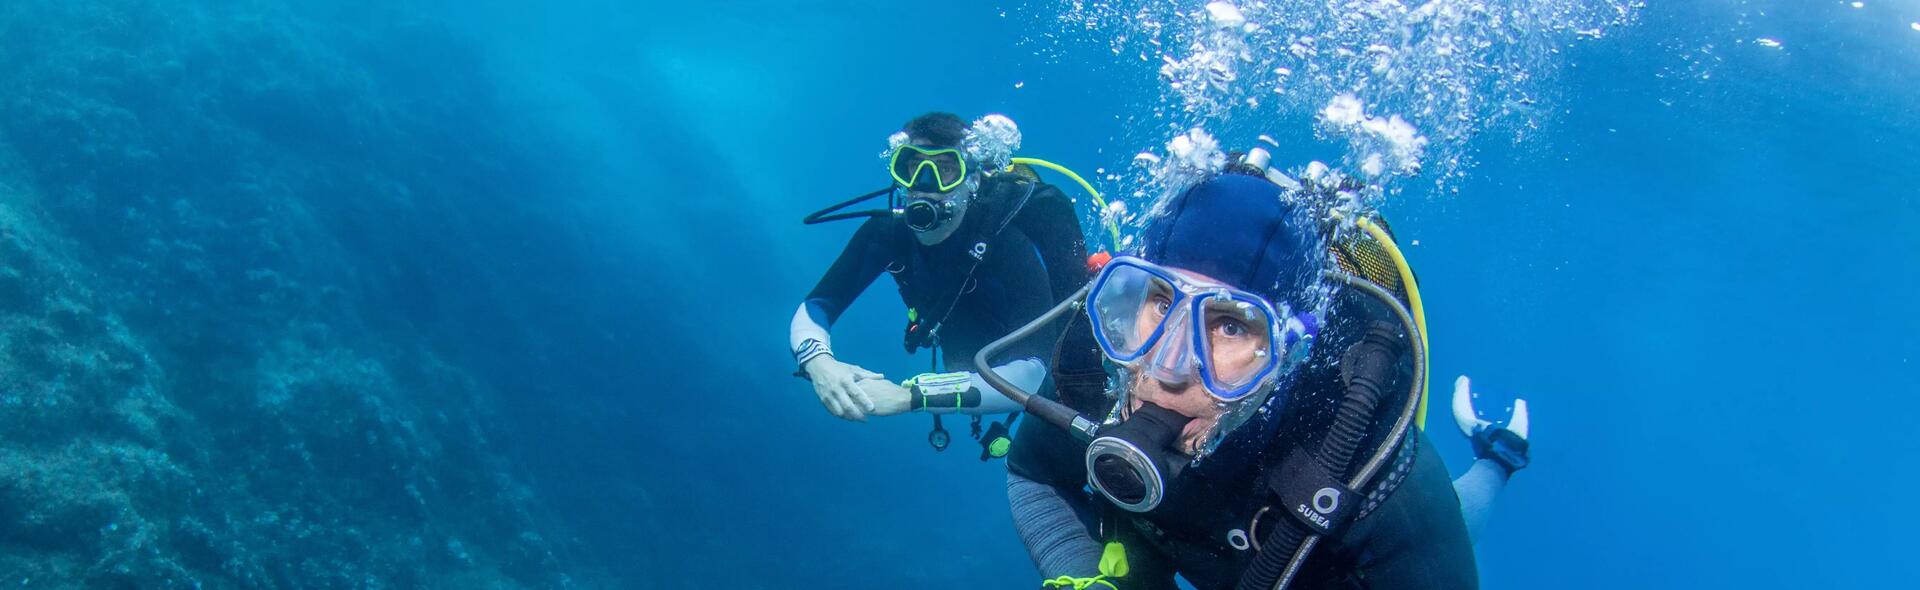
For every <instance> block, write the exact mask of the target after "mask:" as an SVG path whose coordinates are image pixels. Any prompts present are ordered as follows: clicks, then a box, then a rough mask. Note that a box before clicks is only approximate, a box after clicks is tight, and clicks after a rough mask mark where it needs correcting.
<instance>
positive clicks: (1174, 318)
mask: <svg viewBox="0 0 1920 590" xmlns="http://www.w3.org/2000/svg"><path fill="white" fill-rule="evenodd" d="M1087 316H1088V319H1090V320H1092V323H1093V326H1094V331H1093V333H1094V339H1095V340H1097V341H1098V342H1099V343H1100V350H1101V352H1103V353H1105V354H1106V356H1107V359H1108V360H1111V361H1113V362H1114V363H1115V364H1119V365H1121V366H1124V367H1127V368H1129V369H1132V370H1137V371H1143V372H1145V373H1147V374H1148V375H1150V376H1152V377H1154V378H1155V379H1160V380H1162V381H1165V382H1168V383H1185V382H1187V380H1188V379H1195V378H1197V379H1199V380H1200V382H1201V384H1202V385H1204V386H1205V388H1206V390H1207V393H1208V394H1210V395H1212V396H1213V397H1214V398H1215V399H1217V400H1219V401H1221V402H1225V403H1233V402H1238V401H1241V400H1242V399H1245V398H1246V397H1247V396H1249V395H1252V394H1254V393H1256V392H1258V391H1259V390H1260V389H1261V387H1263V386H1265V385H1267V384H1268V383H1270V382H1271V381H1272V380H1273V379H1274V377H1276V376H1277V374H1278V373H1280V372H1281V368H1282V366H1283V363H1284V362H1285V361H1290V360H1293V359H1298V358H1303V357H1304V352H1305V348H1306V342H1307V341H1308V340H1309V339H1310V338H1311V336H1312V334H1311V332H1312V330H1311V326H1312V321H1311V320H1310V319H1309V318H1299V317H1295V316H1294V315H1293V314H1292V313H1291V309H1290V308H1288V307H1287V306H1286V305H1285V304H1282V305H1281V306H1280V308H1279V309H1277V310H1276V309H1275V307H1274V305H1273V304H1272V303H1271V302H1269V301H1268V300H1267V299H1266V298H1265V297H1261V296H1259V295H1255V294H1253V293H1248V292H1246V291H1242V290H1239V289H1235V288H1232V287H1229V286H1226V285H1222V284H1218V283H1214V282H1211V281H1205V280H1201V279H1198V278H1197V277H1193V276H1191V275H1187V274H1185V273H1181V272H1179V271H1175V270H1172V269H1168V268H1165V267H1161V266H1159V265H1156V264H1153V263H1151V262H1147V261H1145V260H1141V259H1139V258H1134V257H1131V256H1122V257H1118V258H1114V259H1113V261H1112V262H1109V263H1107V265H1106V266H1105V267H1104V268H1102V269H1101V271H1100V275H1099V276H1098V277H1096V278H1095V279H1094V282H1093V287H1092V289H1091V290H1089V291H1088V293H1087Z"/></svg>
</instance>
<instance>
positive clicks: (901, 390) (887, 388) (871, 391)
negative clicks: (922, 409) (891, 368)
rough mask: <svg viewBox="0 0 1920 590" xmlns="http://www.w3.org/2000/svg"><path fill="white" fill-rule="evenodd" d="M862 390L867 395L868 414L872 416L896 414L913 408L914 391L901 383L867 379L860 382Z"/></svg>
mask: <svg viewBox="0 0 1920 590" xmlns="http://www.w3.org/2000/svg"><path fill="white" fill-rule="evenodd" d="M860 390H861V391H862V392H864V393H866V395H867V401H868V402H869V403H871V404H872V405H870V406H867V414H868V415H871V416H895V415H899V414H905V413H907V411H908V410H911V409H913V408H912V407H911V406H912V404H913V393H911V392H909V391H907V388H905V387H901V386H900V384H898V383H894V382H892V381H888V380H886V379H866V380H863V381H861V382H860Z"/></svg>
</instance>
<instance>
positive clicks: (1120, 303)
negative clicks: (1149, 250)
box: [1087, 263, 1181, 362]
mask: <svg viewBox="0 0 1920 590" xmlns="http://www.w3.org/2000/svg"><path fill="white" fill-rule="evenodd" d="M1180 298H1181V294H1180V292H1179V291H1178V290H1177V289H1175V288H1174V286H1173V284H1172V283H1170V282H1168V281H1167V279H1165V278H1163V277H1161V276H1160V275H1158V274H1156V273H1154V272H1151V271H1148V270H1147V269H1145V268H1141V267H1138V266H1134V265H1131V264H1125V263H1112V264H1109V265H1108V266H1107V271H1106V276H1105V277H1103V278H1102V280H1101V282H1100V286H1099V288H1098V289H1097V290H1095V291H1094V293H1093V294H1092V296H1091V297H1090V299H1091V305H1089V306H1088V308H1087V312H1088V316H1089V319H1091V320H1093V323H1094V325H1095V326H1098V327H1099V330H1100V336H1101V338H1100V345H1101V347H1102V348H1103V349H1105V352H1106V353H1107V356H1110V357H1113V359H1114V360H1116V361H1123V362H1124V361H1130V360H1133V359H1136V358H1139V357H1140V355H1141V354H1144V353H1145V352H1146V350H1147V348H1148V347H1151V346H1152V345H1153V343H1154V341H1155V340H1157V339H1158V337H1159V336H1160V333H1161V332H1162V331H1164V326H1165V325H1166V322H1167V316H1168V314H1170V313H1172V311H1173V309H1174V307H1175V305H1176V304H1177V303H1179V299H1180Z"/></svg>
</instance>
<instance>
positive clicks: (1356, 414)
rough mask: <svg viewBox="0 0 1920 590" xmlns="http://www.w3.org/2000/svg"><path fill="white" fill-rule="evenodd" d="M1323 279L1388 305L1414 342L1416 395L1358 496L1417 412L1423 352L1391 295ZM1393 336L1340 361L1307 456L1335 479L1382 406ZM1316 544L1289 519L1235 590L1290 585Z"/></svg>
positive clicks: (1369, 338) (1354, 484)
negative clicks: (1339, 390) (1328, 407)
mask: <svg viewBox="0 0 1920 590" xmlns="http://www.w3.org/2000/svg"><path fill="white" fill-rule="evenodd" d="M1322 276H1324V277H1326V278H1329V279H1332V280H1336V281H1339V282H1342V283H1345V284H1346V285H1347V286H1349V287H1354V288H1357V289H1359V290H1361V291H1363V292H1365V293H1367V294H1369V295H1372V296H1373V297H1374V298H1376V299H1379V300H1380V301H1382V302H1384V303H1386V304H1387V307H1388V308H1389V309H1391V310H1393V313H1394V315H1395V316H1398V318H1399V319H1400V322H1401V324H1402V325H1403V327H1405V328H1406V330H1407V336H1408V337H1409V338H1410V339H1411V342H1413V347H1412V348H1413V355H1414V362H1413V366H1414V375H1413V383H1414V386H1413V387H1414V390H1413V392H1412V394H1411V395H1410V397H1408V399H1407V401H1406V403H1405V404H1402V405H1403V406H1404V407H1403V408H1402V409H1401V413H1400V418H1399V420H1398V421H1396V422H1395V423H1394V427H1393V430H1391V431H1390V433H1389V436H1388V440H1387V441H1385V442H1383V444H1381V446H1380V448H1379V450H1377V451H1376V452H1375V453H1374V455H1373V457H1372V459H1371V460H1370V461H1368V462H1367V464H1366V465H1365V466H1363V467H1362V468H1361V469H1360V470H1359V473H1356V474H1354V475H1353V477H1352V478H1351V479H1349V480H1348V484H1347V488H1348V489H1350V490H1354V491H1360V490H1362V489H1364V488H1365V487H1366V485H1367V484H1368V483H1369V482H1371V481H1372V480H1373V476H1374V475H1376V474H1378V473H1379V471H1380V468H1381V467H1382V466H1383V465H1384V464H1385V462H1386V460H1387V459H1388V458H1389V457H1390V456H1391V455H1392V454H1393V451H1394V449H1397V448H1399V446H1400V443H1401V441H1402V440H1404V439H1405V437H1406V435H1407V429H1408V428H1409V427H1410V426H1411V425H1412V421H1413V414H1414V410H1415V408H1417V407H1418V406H1419V402H1420V400H1419V395H1420V384H1422V383H1425V382H1426V368H1427V366H1426V350H1425V349H1424V348H1423V347H1421V346H1420V342H1421V340H1420V334H1419V329H1418V327H1417V325H1416V324H1415V323H1414V321H1413V317H1412V315H1411V314H1410V313H1408V312H1407V310H1406V307H1405V306H1402V305H1400V302H1399V301H1397V300H1395V299H1394V298H1393V295H1392V294H1391V293H1388V292H1387V291H1386V289H1384V288H1381V287H1380V286H1379V285H1375V284H1373V283H1371V282H1369V281H1366V280H1364V279H1361V278H1359V277H1355V276H1353V275H1349V274H1346V273H1337V272H1327V273H1323V275H1322ZM1393 343H1394V335H1393V334H1392V333H1391V332H1390V331H1389V330H1387V329H1386V328H1384V327H1382V326H1375V327H1374V328H1372V329H1370V330H1368V332H1367V335H1366V336H1364V337H1362V339H1361V341H1360V342H1358V343H1355V344H1354V345H1353V347H1351V348H1348V349H1347V353H1346V355H1345V356H1343V357H1342V358H1341V361H1340V362H1341V368H1340V371H1341V374H1342V376H1343V377H1346V381H1347V384H1346V385H1347V388H1346V389H1347V391H1346V396H1345V397H1344V398H1342V399H1341V401H1340V408H1339V409H1338V410H1337V411H1336V412H1335V414H1334V422H1333V426H1332V427H1331V428H1330V429H1329V433H1328V436H1327V437H1326V439H1324V441H1323V442H1322V443H1321V445H1320V448H1318V449H1316V450H1315V452H1313V453H1311V456H1312V457H1313V458H1314V460H1315V461H1318V462H1320V464H1321V465H1322V466H1323V467H1324V468H1325V469H1326V470H1327V472H1328V473H1332V474H1334V476H1335V477H1339V476H1342V475H1344V474H1346V472H1347V471H1348V469H1349V468H1350V467H1351V465H1350V464H1351V463H1352V462H1353V456H1354V454H1355V453H1357V452H1358V451H1359V447H1360V443H1361V442H1363V441H1365V440H1366V436H1367V430H1368V428H1367V426H1368V424H1370V423H1371V422H1372V417H1373V413H1374V411H1375V410H1377V409H1378V408H1379V405H1380V400H1381V398H1383V397H1384V396H1385V394H1386V391H1385V388H1386V385H1387V377H1386V373H1387V371H1388V370H1390V369H1391V368H1392V366H1393ZM1319 542H1320V536H1319V535H1315V534H1311V533H1310V531H1309V530H1308V529H1307V528H1306V525H1303V524H1301V523H1299V522H1297V521H1294V520H1292V519H1284V518H1283V519H1282V522H1281V523H1280V524H1279V526H1275V527H1274V528H1273V532H1271V533H1268V534H1267V538H1266V539H1265V540H1263V541H1262V542H1261V544H1260V552H1259V553H1258V554H1256V555H1255V556H1254V558H1253V563H1251V564H1249V565H1248V566H1247V571H1246V572H1245V573H1243V574H1241V577H1240V583H1239V585H1238V588H1239V590H1264V589H1266V588H1272V589H1273V590H1281V589H1283V588H1286V587H1287V585H1288V584H1290V583H1292V582H1293V579H1294V577H1295V576H1297V575H1298V574H1299V570H1300V567H1301V565H1303V564H1305V563H1306V560H1307V556H1308V555H1309V554H1311V553H1312V552H1313V548H1314V547H1315V546H1316V545H1318V544H1319Z"/></svg>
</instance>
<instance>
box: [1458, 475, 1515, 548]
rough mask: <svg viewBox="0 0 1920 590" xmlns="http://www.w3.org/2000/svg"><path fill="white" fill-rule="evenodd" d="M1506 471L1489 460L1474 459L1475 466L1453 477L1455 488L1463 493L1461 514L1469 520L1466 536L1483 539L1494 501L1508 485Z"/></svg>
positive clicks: (1461, 494) (1460, 494) (1461, 495)
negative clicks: (1481, 536)
mask: <svg viewBox="0 0 1920 590" xmlns="http://www.w3.org/2000/svg"><path fill="white" fill-rule="evenodd" d="M1507 476H1508V474H1507V470H1506V469H1505V468H1503V467H1501V466H1500V464H1498V463H1495V462H1493V461H1490V460H1487V459H1475V460H1474V461H1473V466H1472V467H1469V468H1467V472H1466V474H1464V475H1461V476H1460V478H1459V479H1455V480H1453V491H1454V493H1455V494H1458V495H1459V496H1460V515H1461V516H1462V517H1464V518H1465V519H1466V521H1467V538H1468V539H1471V540H1475V541H1477V540H1479V539H1480V531H1481V530H1482V529H1483V528H1485V527H1486V524H1487V520H1488V518H1490V517H1492V515H1493V501H1494V499H1495V498H1497V497H1499V496H1500V492H1501V490H1504V489H1506V487H1507Z"/></svg>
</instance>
